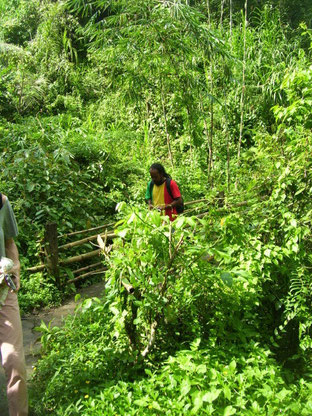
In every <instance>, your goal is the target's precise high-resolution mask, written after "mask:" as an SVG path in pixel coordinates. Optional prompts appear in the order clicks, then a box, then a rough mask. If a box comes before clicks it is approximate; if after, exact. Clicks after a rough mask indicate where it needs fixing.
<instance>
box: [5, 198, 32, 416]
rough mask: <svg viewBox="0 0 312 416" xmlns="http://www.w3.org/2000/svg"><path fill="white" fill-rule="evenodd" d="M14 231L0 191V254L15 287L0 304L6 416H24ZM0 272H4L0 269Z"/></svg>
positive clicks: (24, 392)
mask: <svg viewBox="0 0 312 416" xmlns="http://www.w3.org/2000/svg"><path fill="white" fill-rule="evenodd" d="M17 234H18V230H17V224H16V220H15V216H14V213H13V210H12V207H11V205H10V202H9V200H8V198H7V197H6V196H5V195H3V194H1V193H0V256H1V257H7V258H9V259H11V260H12V261H13V263H14V265H13V267H12V269H11V271H10V273H12V276H13V281H14V284H15V287H16V290H12V289H11V288H9V290H8V293H7V296H6V298H5V299H4V302H3V305H0V351H1V357H2V366H3V368H4V371H5V375H6V380H7V398H8V405H9V413H10V416H27V415H28V396H27V385H26V365H25V356H24V349H23V332H22V324H21V318H20V312H19V306H18V300H17V291H18V290H19V288H20V262H19V253H18V249H17V247H16V244H15V241H14V237H16V236H17ZM1 273H4V271H3V270H1ZM2 284H4V285H5V284H6V283H5V282H3V283H2ZM2 289H3V288H2Z"/></svg>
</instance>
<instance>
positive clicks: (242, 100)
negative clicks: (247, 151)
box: [237, 0, 248, 165]
mask: <svg viewBox="0 0 312 416" xmlns="http://www.w3.org/2000/svg"><path fill="white" fill-rule="evenodd" d="M247 1H248V0H246V1H245V15H244V23H243V36H244V38H243V42H244V43H243V48H244V55H243V73H242V92H241V98H240V125H239V140H238V149H237V163H238V165H239V164H240V155H241V147H242V137H243V127H244V104H245V89H246V80H245V74H246V56H247V53H246V31H247V5H248V4H247Z"/></svg>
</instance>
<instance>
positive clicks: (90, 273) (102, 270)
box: [65, 267, 107, 285]
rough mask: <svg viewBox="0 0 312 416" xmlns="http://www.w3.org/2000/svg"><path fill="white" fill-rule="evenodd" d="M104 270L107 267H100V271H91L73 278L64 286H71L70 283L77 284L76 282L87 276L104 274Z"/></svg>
mask: <svg viewBox="0 0 312 416" xmlns="http://www.w3.org/2000/svg"><path fill="white" fill-rule="evenodd" d="M106 270H107V267H102V268H100V269H97V270H93V271H92V272H88V273H84V274H82V275H80V276H77V277H74V278H73V279H70V280H67V281H66V282H65V284H66V285H69V284H71V283H75V282H77V281H78V280H81V279H84V278H85V277H88V276H94V275H96V274H100V273H102V272H105V271H106Z"/></svg>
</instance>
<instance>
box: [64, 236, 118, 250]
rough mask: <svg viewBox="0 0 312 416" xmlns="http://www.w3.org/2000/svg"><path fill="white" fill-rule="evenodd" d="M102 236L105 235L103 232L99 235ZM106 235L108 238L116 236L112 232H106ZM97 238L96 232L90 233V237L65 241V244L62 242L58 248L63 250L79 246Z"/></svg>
mask: <svg viewBox="0 0 312 416" xmlns="http://www.w3.org/2000/svg"><path fill="white" fill-rule="evenodd" d="M104 236H105V234H102V235H101V237H104ZM107 237H108V238H115V237H117V236H116V234H114V233H110V234H107ZM97 238H98V234H96V235H91V236H90V237H86V238H83V239H82V240H77V241H74V242H73V243H67V244H64V245H62V246H59V250H61V249H62V250H64V249H66V248H72V247H77V246H81V245H82V244H84V243H88V242H89V241H93V240H96V239H97Z"/></svg>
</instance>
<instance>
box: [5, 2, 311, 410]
mask: <svg viewBox="0 0 312 416" xmlns="http://www.w3.org/2000/svg"><path fill="white" fill-rule="evenodd" d="M0 12H1V13H0V22H1V24H0V147H1V156H0V157H1V159H0V161H1V170H0V184H1V191H2V192H4V193H5V194H7V195H9V198H10V200H11V201H12V204H13V206H14V210H15V213H16V216H17V220H18V223H19V229H20V235H19V238H18V241H17V243H18V246H19V250H20V253H21V258H22V262H23V275H22V279H23V280H22V282H23V288H22V289H21V293H20V303H21V307H22V309H23V310H24V311H31V310H32V309H33V308H39V307H43V306H46V305H50V304H52V303H55V302H59V301H61V300H62V299H63V298H64V296H65V295H66V293H67V294H68V293H69V292H70V291H71V292H72V291H74V290H75V288H74V287H70V288H67V289H66V291H65V292H66V293H63V292H61V291H59V290H58V289H57V288H56V286H55V282H54V281H53V279H52V278H51V277H50V276H48V275H46V274H45V273H37V274H36V275H32V276H30V275H29V274H27V272H26V268H27V266H30V265H34V264H36V263H37V261H38V256H39V255H40V250H41V247H40V239H41V237H42V233H43V226H44V224H45V223H47V222H48V221H56V222H57V223H58V227H59V231H60V233H65V232H69V231H75V230H78V229H83V228H86V227H88V226H97V225H100V224H102V223H105V222H109V221H112V220H113V221H116V222H117V221H118V222H117V224H116V227H115V229H116V233H118V235H119V238H117V239H116V240H114V243H113V246H112V249H111V250H110V251H109V250H107V249H103V257H102V258H103V263H104V264H105V265H107V266H108V271H107V273H106V276H105V279H107V286H106V290H105V294H103V296H99V297H98V298H92V299H88V300H86V301H84V302H83V303H82V305H81V306H80V308H79V310H78V311H77V313H76V314H75V316H73V317H70V318H68V319H67V321H66V323H65V326H64V328H53V329H51V328H50V327H46V326H44V325H42V326H41V328H40V330H41V332H42V345H43V349H42V357H41V359H40V361H39V363H38V366H37V368H36V369H35V371H34V376H33V380H32V389H31V396H32V408H33V412H34V415H38V416H39V415H48V414H51V415H59V416H69V415H84V416H96V415H99V416H100V415H101V416H102V415H144V416H145V415H149V414H150V415H155V414H156V415H180V414H186V415H192V414H196V415H197V414H198V415H216V416H230V415H234V414H236V415H244V416H245V415H246V416H248V415H272V416H273V415H279V414H283V415H287V416H292V415H301V416H304V415H306V416H309V415H311V414H312V380H311V348H312V338H311V336H312V318H311V307H312V295H311V290H312V276H311V270H312V254H311V251H310V250H311V248H312V242H311V237H312V236H311V216H312V203H311V201H312V198H311V197H312V171H311V151H312V142H311V139H312V131H311V128H312V121H311V113H312V61H311V53H312V29H311V28H312V5H311V1H310V0H302V1H300V2H295V1H294V0H278V1H277V0H268V1H259V0H114V1H113V0H64V1H53V0H33V1H31V2H30V1H27V0H1V1H0ZM155 161H160V162H162V163H163V164H164V165H165V166H166V168H167V170H168V171H169V172H170V173H171V175H172V176H173V177H174V179H176V181H177V182H178V183H179V185H180V187H181V190H182V193H183V196H184V199H185V200H186V201H190V200H193V199H200V198H207V199H209V201H211V203H210V205H209V207H208V208H207V210H208V212H207V215H206V216H205V217H203V218H200V219H199V218H196V217H194V216H193V217H192V216H180V217H179V218H178V220H176V221H175V223H174V230H173V229H172V225H171V224H169V223H168V221H166V220H165V219H161V218H160V216H159V214H158V213H156V212H147V210H146V207H145V205H144V201H143V199H144V194H145V189H146V184H147V181H148V179H149V174H148V169H149V166H150V165H151V163H153V162H155ZM220 195H224V201H223V202H222V205H221V206H220V203H219V202H220V201H219V199H220V198H219V196H220ZM218 198H219V199H218ZM242 201H247V203H248V204H247V205H246V206H244V208H242V207H239V205H238V203H240V202H242ZM116 205H117V206H118V212H116ZM173 231H174V232H173ZM211 259H212V260H211ZM122 281H123V282H126V283H127V284H131V285H132V286H133V288H134V291H133V293H132V294H128V293H127V291H126V290H125V288H124V286H123V285H122V284H121V282H122Z"/></svg>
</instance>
